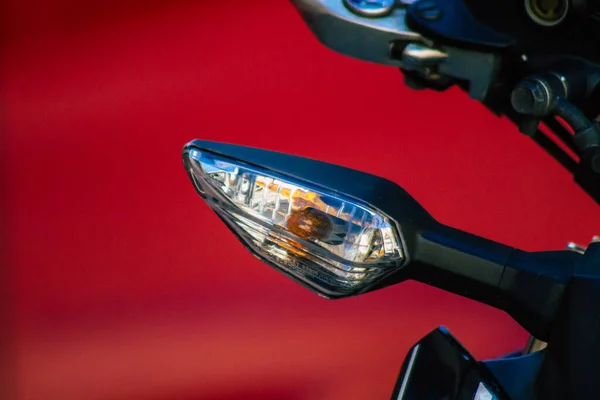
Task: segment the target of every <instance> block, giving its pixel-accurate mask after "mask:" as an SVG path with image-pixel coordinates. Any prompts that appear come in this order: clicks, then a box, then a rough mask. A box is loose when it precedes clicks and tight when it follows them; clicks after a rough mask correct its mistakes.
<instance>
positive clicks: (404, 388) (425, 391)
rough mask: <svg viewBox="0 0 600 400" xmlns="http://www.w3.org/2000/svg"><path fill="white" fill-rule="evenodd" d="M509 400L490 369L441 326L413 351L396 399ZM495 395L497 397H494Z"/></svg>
mask: <svg viewBox="0 0 600 400" xmlns="http://www.w3.org/2000/svg"><path fill="white" fill-rule="evenodd" d="M478 391H479V393H480V395H487V396H488V397H484V396H482V397H481V398H482V399H489V400H509V397H508V394H507V393H506V392H505V390H504V389H503V388H502V387H501V386H500V384H499V383H498V381H497V380H496V379H495V378H494V376H493V375H492V373H491V372H490V371H489V370H488V369H487V367H486V366H485V365H483V364H481V363H479V362H477V360H475V359H474V358H473V356H471V354H469V352H468V351H467V350H466V349H465V348H464V347H463V346H462V345H461V344H460V343H459V342H458V341H457V340H456V339H455V338H454V337H453V336H452V335H451V334H450V332H448V331H447V330H446V329H445V328H443V327H440V328H438V329H436V330H434V331H433V332H431V333H429V334H428V335H427V336H425V337H424V338H423V339H421V340H420V341H419V342H418V343H417V344H416V345H415V346H413V348H412V349H411V350H410V351H409V353H408V355H407V357H406V359H405V360H404V363H403V365H402V369H401V370H400V374H399V376H398V381H397V382H396V385H395V387H394V391H393V393H392V396H391V399H392V400H463V399H464V400H467V399H468V400H472V399H474V398H475V395H476V393H477V392H478ZM494 396H495V397H494Z"/></svg>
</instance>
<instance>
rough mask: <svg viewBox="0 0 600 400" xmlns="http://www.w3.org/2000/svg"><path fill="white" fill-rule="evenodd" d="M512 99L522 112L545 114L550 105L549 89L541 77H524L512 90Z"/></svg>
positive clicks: (515, 107)
mask: <svg viewBox="0 0 600 400" xmlns="http://www.w3.org/2000/svg"><path fill="white" fill-rule="evenodd" d="M510 101H511V103H512V106H513V108H514V109H515V111H517V112H518V113H520V114H525V115H535V116H538V117H542V116H545V115H546V114H547V113H548V111H549V107H550V98H549V96H548V89H547V88H546V87H545V85H544V83H543V82H542V81H540V80H539V79H524V80H523V81H521V82H520V83H519V84H518V85H517V86H516V87H515V89H514V90H513V91H512V93H511V96H510Z"/></svg>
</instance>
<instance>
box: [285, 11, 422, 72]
mask: <svg viewBox="0 0 600 400" xmlns="http://www.w3.org/2000/svg"><path fill="white" fill-rule="evenodd" d="M291 2H292V4H293V5H294V7H296V9H297V10H298V12H299V13H300V15H301V16H302V18H303V19H304V21H305V23H306V24H307V25H308V27H309V28H310V30H311V31H312V32H313V34H314V35H315V36H316V37H317V39H318V40H319V41H320V42H321V43H322V44H323V45H325V46H327V47H328V48H330V49H332V50H334V51H336V52H338V53H341V54H343V55H346V56H350V57H353V58H357V59H359V60H363V61H368V62H372V63H377V64H383V65H389V66H393V67H401V66H402V64H401V61H400V60H399V59H395V58H393V57H392V56H391V51H390V46H391V44H392V43H396V42H404V43H409V42H417V43H418V42H423V43H424V44H427V43H428V41H427V40H426V39H425V38H423V37H422V36H421V35H420V34H419V33H417V32H415V31H412V30H411V29H409V28H408V27H407V26H406V22H405V19H406V6H407V5H408V4H410V1H408V0H404V2H402V1H400V2H394V1H385V0H379V1H373V0H371V1H362V2H357V1H354V0H291ZM378 5H379V13H377V12H376V11H377V7H376V6H378ZM361 7H363V8H364V11H363V13H362V15H361V14H360V8H361Z"/></svg>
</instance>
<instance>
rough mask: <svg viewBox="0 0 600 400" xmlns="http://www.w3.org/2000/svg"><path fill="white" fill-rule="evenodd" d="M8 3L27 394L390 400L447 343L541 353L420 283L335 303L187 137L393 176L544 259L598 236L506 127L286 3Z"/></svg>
mask: <svg viewBox="0 0 600 400" xmlns="http://www.w3.org/2000/svg"><path fill="white" fill-rule="evenodd" d="M4 7H5V8H6V9H5V12H4V13H3V15H4V19H5V20H6V21H5V23H4V24H3V29H4V32H3V38H4V39H3V42H4V44H3V47H4V50H3V57H2V61H1V62H2V70H1V73H2V81H3V84H2V91H1V92H0V96H2V98H1V101H2V107H3V113H2V129H1V131H2V133H3V134H2V146H1V147H2V149H1V150H0V151H1V153H2V167H3V168H2V174H3V182H4V184H3V187H4V189H3V195H2V196H3V206H2V213H3V215H2V221H3V225H4V226H3V235H4V236H3V243H2V244H3V245H4V246H3V249H4V251H3V256H2V257H3V264H5V265H7V266H8V268H5V269H4V270H5V272H6V274H5V275H6V279H4V283H5V284H6V289H10V291H5V293H8V294H9V295H11V296H13V297H12V298H10V299H8V300H7V301H5V302H4V303H5V304H7V305H8V307H9V311H10V313H9V314H8V317H9V321H8V322H10V324H9V325H7V326H9V327H10V328H11V329H10V333H11V334H12V336H11V338H12V342H11V343H12V344H13V346H12V347H11V348H10V349H11V350H13V351H12V353H11V354H12V356H13V357H12V358H11V359H10V360H12V361H13V363H12V364H11V365H10V366H9V371H10V372H12V373H13V378H12V379H11V382H12V383H15V384H16V386H17V388H18V390H19V391H18V396H17V394H15V392H12V393H11V396H15V397H16V398H19V399H28V400H29V399H44V400H53V399H60V400H75V399H86V400H89V399H101V400H121V399H140V400H167V399H169V400H170V399H188V400H191V399H194V400H199V399H202V400H209V399H210V400H213V399H225V400H230V399H246V400H248V399H298V400H300V399H302V400H312V399H315V400H317V399H318V400H334V399H366V398H373V399H375V398H387V396H389V394H390V392H391V389H392V387H393V384H394V380H395V377H396V374H397V372H398V368H399V367H400V364H401V362H402V359H403V357H404V355H405V353H406V351H407V350H408V348H409V347H410V346H411V345H412V344H413V343H414V342H415V341H417V340H418V339H419V338H420V337H421V336H423V335H425V334H426V333H427V332H428V331H429V330H431V329H433V328H435V327H436V326H438V325H441V324H444V325H446V326H448V327H449V328H450V330H451V331H453V332H454V333H455V334H456V336H457V337H458V338H459V339H460V340H461V341H462V342H463V343H464V344H465V345H466V346H467V347H468V348H470V349H471V350H472V351H473V353H474V354H475V355H476V356H478V357H490V356H494V355H498V354H501V353H503V352H507V351H510V350H513V349H515V348H517V347H518V346H520V345H522V344H523V343H524V340H525V338H526V335H525V334H524V332H523V331H522V330H521V329H520V328H519V327H518V326H517V325H516V324H515V323H514V322H512V321H511V320H510V319H509V318H508V317H507V316H506V315H505V314H503V313H502V312H499V311H496V310H492V309H490V308H488V307H486V306H483V305H480V304H476V303H474V302H471V301H468V300H465V299H461V298H458V297H456V296H453V295H449V294H446V293H442V292H440V291H438V290H435V289H432V288H428V287H425V286H423V285H420V284H416V283H412V282H409V283H405V284H401V285H398V286H395V287H393V288H388V289H385V290H382V291H380V292H376V293H372V294H368V295H365V296H362V297H358V298H353V299H347V300H340V301H326V300H323V299H321V298H319V297H317V296H315V295H314V294H312V293H310V292H308V291H306V290H305V289H303V288H301V287H299V286H298V285H296V284H294V283H293V282H292V281H290V280H288V279H287V278H285V277H283V276H282V275H281V274H279V273H277V272H276V271H274V270H272V269H270V268H269V267H267V266H265V265H262V264H261V263H260V262H258V261H257V260H256V259H255V258H254V257H252V256H251V255H250V254H249V253H247V252H246V251H245V250H244V248H243V247H242V245H240V244H239V243H237V242H236V240H235V239H234V238H233V236H232V235H231V234H230V233H229V231H228V230H227V229H226V228H225V227H224V226H223V225H222V224H221V223H220V222H219V221H218V220H217V217H216V216H214V215H213V213H212V212H210V211H209V209H208V208H207V207H206V206H205V205H204V204H203V203H202V201H201V200H200V199H199V197H197V195H196V194H195V192H194V190H193V188H192V186H191V185H190V183H189V181H188V178H187V176H186V175H185V173H184V170H183V167H182V163H181V159H180V151H181V148H182V146H183V144H184V143H186V142H187V141H189V140H191V139H194V138H203V139H210V140H220V141H226V142H234V143H239V144H246V145H253V146H258V147H264V148H268V149H273V150H279V151H286V152H291V153H295V154H299V155H303V156H309V157H313V158H319V159H323V160H326V161H330V162H334V163H339V164H343V165H346V166H349V167H355V168H359V169H363V170H366V171H369V172H371V173H374V174H378V175H381V176H385V177H387V178H390V179H392V180H394V181H396V182H398V183H399V184H401V185H402V186H404V187H405V188H406V189H407V190H408V191H409V192H410V193H412V194H413V196H414V197H416V198H417V199H418V200H419V201H420V202H421V203H422V204H423V205H424V206H425V207H426V208H428V209H429V210H430V211H431V213H432V214H433V215H434V216H435V217H437V218H438V219H439V220H441V221H442V222H444V223H447V224H449V225H452V226H455V227H459V228H462V229H466V230H470V231H473V232H475V233H477V234H480V235H483V236H486V237H489V238H492V239H495V240H499V241H502V242H504V243H507V244H510V245H515V246H520V247H522V248H525V249H528V250H540V249H555V248H561V247H563V246H564V244H565V243H566V241H568V240H578V241H581V242H584V243H585V242H586V241H587V240H588V239H589V238H590V237H591V235H592V234H594V233H598V230H597V229H598V225H597V221H599V220H600V212H599V209H598V207H597V206H595V205H594V203H593V202H592V201H591V200H590V199H588V198H587V197H586V195H585V194H584V193H583V192H582V191H581V190H580V189H579V188H578V187H577V186H576V185H575V184H574V183H572V182H571V179H570V177H569V176H568V175H567V174H566V173H565V172H563V171H562V170H561V168H560V167H559V166H558V165H557V164H556V163H554V162H553V161H552V160H551V159H550V158H549V157H548V156H547V155H546V154H545V153H544V152H543V151H542V150H540V149H538V148H537V147H535V145H534V144H533V143H532V142H530V140H529V139H527V138H525V137H523V136H522V135H520V134H519V133H518V132H517V131H516V129H515V128H514V127H512V126H511V125H510V124H509V123H508V122H507V121H505V120H502V119H498V118H496V117H494V116H492V115H490V114H489V113H488V112H486V111H485V110H484V109H483V107H482V106H480V105H479V104H477V103H476V102H473V101H470V100H468V99H467V97H466V95H464V94H463V93H460V92H458V91H450V92H448V93H445V94H434V93H429V92H412V91H410V90H409V89H407V88H405V87H404V86H403V85H402V79H401V75H400V74H399V73H398V72H397V71H396V70H394V69H392V68H385V67H381V66H375V65H369V64H366V63H361V62H358V61H355V60H352V59H348V58H345V57H343V56H340V55H337V54H335V53H333V52H331V51H329V50H327V49H325V48H324V47H322V46H321V45H320V44H319V43H318V42H317V41H316V40H315V39H314V37H313V36H312V35H311V34H310V32H309V31H308V29H307V28H305V26H304V25H303V23H302V21H301V20H300V18H299V17H298V16H297V15H296V13H295V11H294V10H293V8H292V7H291V6H290V5H289V4H288V3H286V2H282V1H261V2H248V1H240V0H232V1H227V2H210V3H209V2H206V1H205V2H191V1H179V2H167V1H152V2H150V3H148V2H142V1H136V0H128V1H120V2H117V1H110V2H98V3H97V4H96V3H92V2H89V1H88V2H82V1H77V2H76V1H68V0H60V1H55V2H45V1H41V0H38V1H36V2H34V1H31V0H30V1H28V2H25V1H20V2H18V1H13V2H12V3H10V2H9V3H6V4H5V5H4ZM594 221H596V224H595V225H594ZM594 229H596V231H594Z"/></svg>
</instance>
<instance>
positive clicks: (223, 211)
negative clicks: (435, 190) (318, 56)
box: [183, 140, 580, 339]
mask: <svg viewBox="0 0 600 400" xmlns="http://www.w3.org/2000/svg"><path fill="white" fill-rule="evenodd" d="M183 161H184V165H185V168H186V171H187V173H188V175H189V177H190V179H191V181H192V183H193V184H194V186H195V188H196V191H197V192H198V194H199V195H200V196H201V197H202V198H203V199H204V200H205V201H206V203H207V204H208V205H209V206H210V207H211V208H212V209H213V210H214V211H215V212H216V213H217V215H218V216H219V217H220V218H221V219H222V220H223V222H225V224H226V225H227V226H228V227H229V228H230V229H231V231H232V232H233V233H234V234H235V235H236V236H237V237H238V239H239V240H240V241H241V242H242V243H243V244H244V245H245V246H246V247H247V248H248V249H249V250H250V251H251V252H252V253H253V254H254V255H255V256H257V257H258V258H259V259H261V260H262V261H264V262H265V263H267V264H269V265H271V266H272V267H274V268H276V269H277V270H279V271H281V272H283V273H284V274H286V275H288V276H290V277H291V278H293V279H294V280H296V281H297V282H299V283H301V284H303V285H305V286H306V287H308V288H310V289H311V290H313V291H315V292H317V293H318V294H319V295H321V296H324V297H326V298H332V299H333V298H343V297H348V296H354V295H358V294H362V293H366V292H369V291H372V290H375V289H379V288H383V287H386V286H389V285H392V284H395V283H398V282H402V281H405V280H408V279H413V280H418V281H421V282H424V283H427V284H429V285H433V286H436V287H439V288H441V289H444V290H447V291H450V292H454V293H457V294H459V295H462V296H465V297H468V298H471V299H474V300H477V301H481V302H484V303H486V304H489V305H492V306H494V307H496V308H500V309H503V310H505V311H507V312H509V313H510V314H511V316H513V317H514V318H515V319H516V320H517V321H518V322H520V323H521V324H522V325H523V326H524V327H525V328H526V329H528V330H529V331H530V332H531V333H532V334H535V336H536V337H538V338H542V339H543V338H544V337H545V335H546V333H547V330H548V326H549V323H550V321H551V320H552V318H553V315H554V313H555V311H556V310H555V309H556V307H557V305H558V303H559V299H560V296H561V295H562V291H563V289H564V285H565V283H566V281H567V280H568V278H569V277H570V274H571V272H570V270H569V269H568V268H565V265H573V263H574V260H573V257H580V255H579V254H576V253H574V252H545V253H526V252H523V251H520V250H517V249H515V248H512V247H509V246H505V245H502V244H500V243H496V242H493V241H490V240H487V239H484V238H481V237H478V236H475V235H472V234H469V233H467V232H463V231H460V230H457V229H453V228H450V227H448V226H445V225H443V224H441V223H439V222H437V221H436V220H435V219H434V218H433V217H431V216H430V215H429V213H427V211H426V210H425V209H423V207H421V206H420V205H419V204H418V203H417V201H416V200H415V199H413V198H412V197H411V196H410V195H409V194H408V193H407V192H406V191H405V190H403V189H402V188H401V187H400V186H398V185H397V184H395V183H393V182H391V181H389V180H386V179H383V178H380V177H377V176H374V175H370V174H367V173H364V172H360V171H356V170H352V169H348V168H344V167H341V166H338V165H333V164H328V163H325V162H321V161H315V160H311V159H308V158H303V157H297V156H293V155H289V154H283V153H277V152H272V151H267V150H260V149H256V148H250V147H244V146H236V145H231V144H224V143H216V142H208V141H200V140H196V141H193V142H191V143H189V144H187V145H186V146H185V147H184V149H183Z"/></svg>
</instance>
